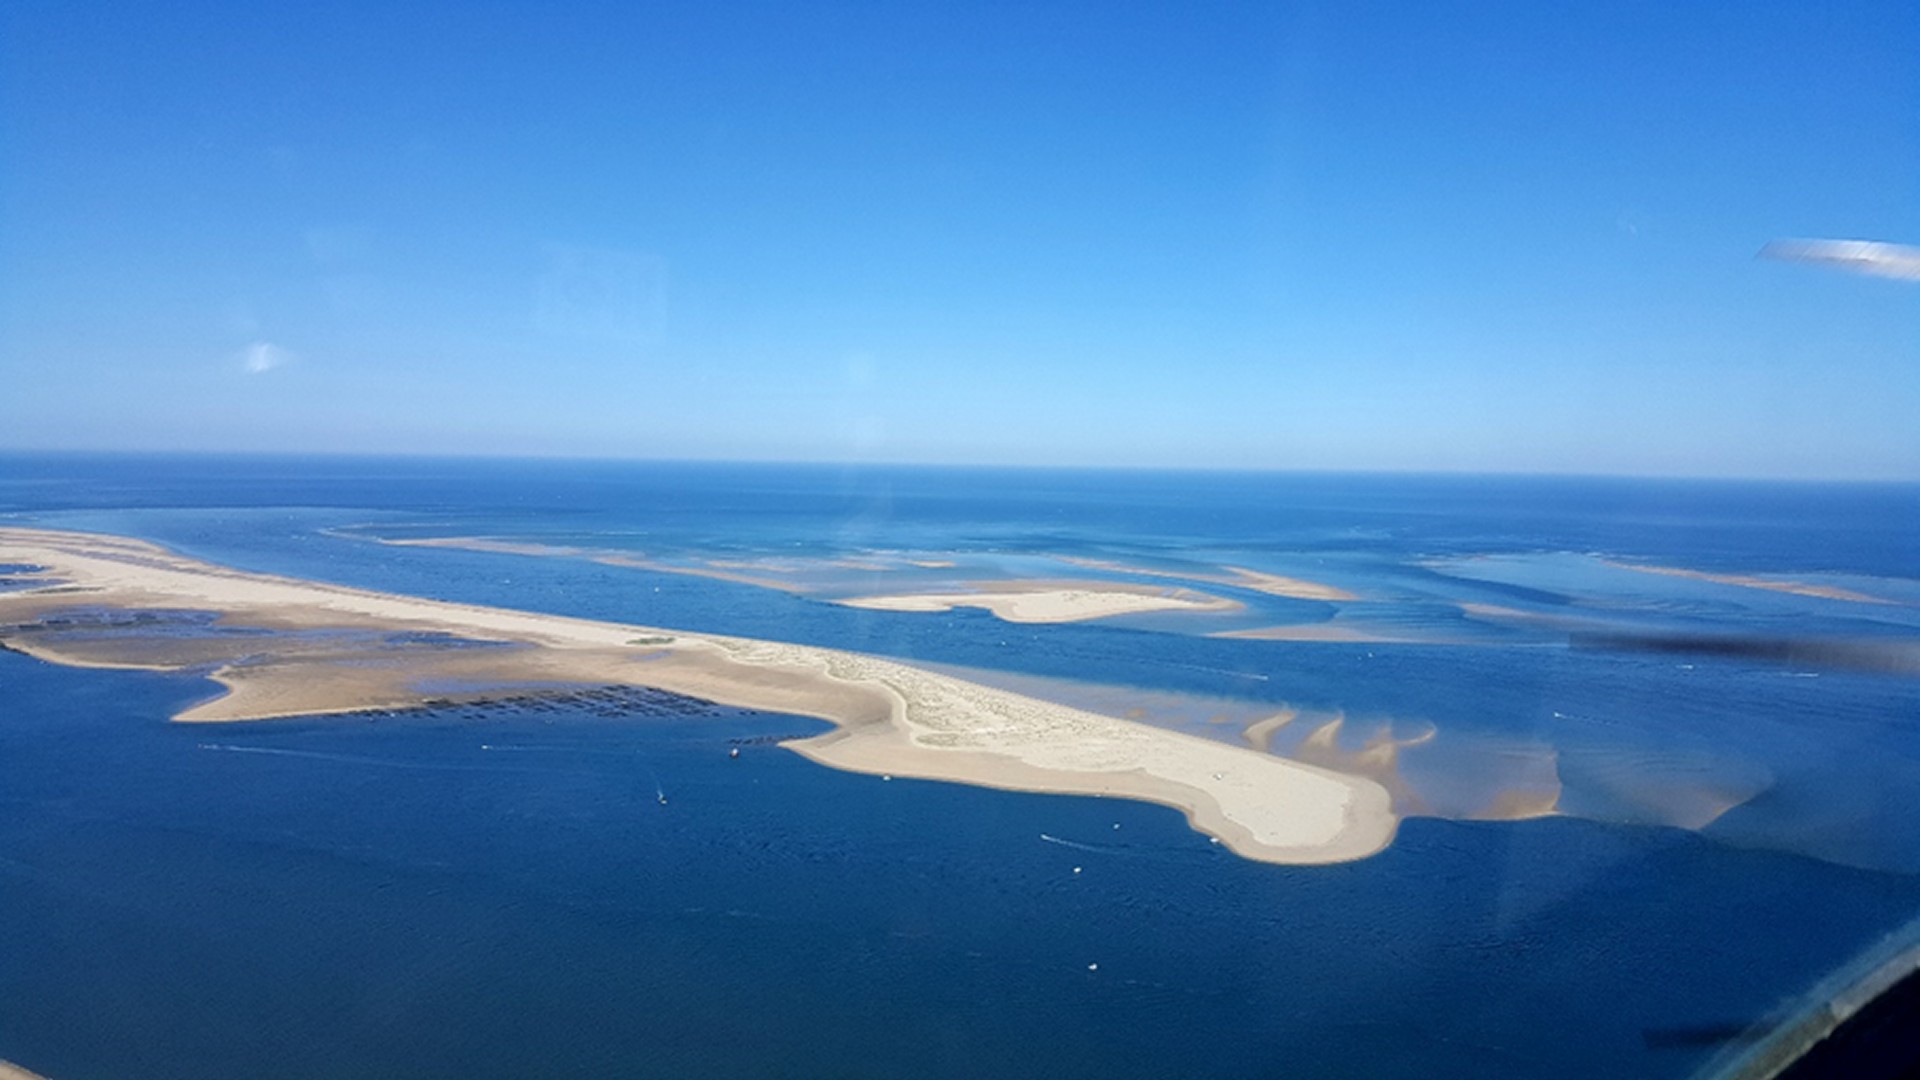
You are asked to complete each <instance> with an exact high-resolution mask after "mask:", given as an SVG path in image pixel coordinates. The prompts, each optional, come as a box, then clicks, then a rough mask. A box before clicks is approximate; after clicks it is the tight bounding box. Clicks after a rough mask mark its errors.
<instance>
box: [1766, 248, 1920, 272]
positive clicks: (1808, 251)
mask: <svg viewBox="0 0 1920 1080" xmlns="http://www.w3.org/2000/svg"><path fill="white" fill-rule="evenodd" d="M1760 257H1761V258H1763V259H1784V260H1786V261H1788V262H1806V263H1819V264H1821V265H1823V266H1831V267H1833V268H1834V269H1836V270H1851V271H1853V272H1854V273H1856V274H1872V275H1873V276H1875V277H1887V278H1893V279H1895V280H1898V281H1920V248H1911V247H1907V246H1905V245H1903V244H1883V243H1880V242H1879V241H1877V240H1775V241H1774V242H1773V243H1771V244H1768V245H1767V246H1766V247H1763V248H1761V249H1760Z"/></svg>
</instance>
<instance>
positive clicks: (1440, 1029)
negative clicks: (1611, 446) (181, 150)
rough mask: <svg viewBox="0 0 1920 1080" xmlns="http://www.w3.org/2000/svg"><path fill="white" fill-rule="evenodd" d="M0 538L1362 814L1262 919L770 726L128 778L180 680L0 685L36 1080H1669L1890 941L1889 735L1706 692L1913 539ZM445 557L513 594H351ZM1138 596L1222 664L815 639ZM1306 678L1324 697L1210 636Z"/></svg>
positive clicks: (1899, 759)
mask: <svg viewBox="0 0 1920 1080" xmlns="http://www.w3.org/2000/svg"><path fill="white" fill-rule="evenodd" d="M0 524H13V525H43V526H48V527H59V528H73V529H87V530H97V531H101V532H111V533H119V534H125V535H132V536H138V537H142V538H145V539H149V540H153V541H156V542H159V543H163V544H166V545H168V546H170V547H172V548H174V549H176V550H178V551H180V552H182V553H185V554H188V555H191V556H194V557H197V558H202V559H206V560H208V561H211V562H217V563H222V564H226V565H231V566H236V567H240V568H244V569H248V570H254V571H260V572H267V573H276V574H286V575H291V576H296V577H302V578H310V579H316V580H323V581H329V582H338V583H342V584H347V585H353V586H357V587H363V588H371V589H379V590H386V591H393V592H400V593H408V594H414V595H422V596H430V597H435V598H440V599H448V600H457V601H463V602H472V603H483V604H491V605H497V606H502V607H512V608H521V609H527V610H536V611H545V612H553V613H558V614H566V615H575V616H582V617H587V618H597V619H610V620H618V621H623V622H632V623H638V624H643V625H650V626H660V627H668V628H679V629H685V630H689V631H705V632H713V633H725V634H737V635H744V636H753V637H763V638H772V639H778V640H785V641H795V642H803V643H806V644H813V645H822V646H829V647H834V648H842V649H853V650H859V651H865V652H871V653H876V654H882V655H886V656H891V657H897V658H901V659H904V660H908V661H911V662H915V663H921V664H927V665H932V666H936V667H940V668H941V669H943V670H956V671H962V672H965V673H967V674H968V677H974V678H979V679H981V680H983V681H993V680H1000V681H1002V682H1003V683H1005V684H1006V685H1012V686H1015V687H1016V688H1021V689H1023V690H1024V691H1025V692H1029V693H1035V694H1039V695H1041V696H1046V695H1049V694H1051V695H1053V696H1056V697H1058V698H1060V699H1062V700H1068V701H1070V702H1091V703H1096V704H1097V705H1099V706H1100V707H1103V708H1109V709H1114V710H1117V711H1128V710H1131V711H1133V712H1135V714H1136V715H1137V717H1138V718H1140V719H1141V720H1142V721H1143V722H1149V723H1159V724H1164V725H1167V726H1171V727H1176V728H1179V729H1181V730H1187V731H1191V732H1193V733H1196V734H1201V735H1206V736H1208V737H1216V738H1223V739H1227V740H1230V741H1231V740H1234V739H1237V738H1238V733H1239V730H1240V727H1241V726H1244V724H1245V723H1246V722H1250V721H1251V720H1253V719H1257V718H1259V717H1261V716H1266V715H1271V714H1272V713H1273V712H1274V711H1275V710H1276V709H1280V708H1288V709H1296V710H1299V711H1301V713H1302V714H1303V715H1306V716H1309V717H1315V718H1332V719H1337V720H1338V721H1339V724H1338V725H1337V726H1334V727H1332V728H1330V729H1329V738H1330V739H1332V740H1333V741H1334V742H1335V743H1336V744H1337V745H1338V747H1339V748H1340V749H1341V750H1343V751H1344V752H1347V753H1356V754H1357V753H1359V752H1360V751H1361V750H1362V749H1364V747H1365V746H1366V745H1367V744H1368V743H1369V742H1370V741H1371V743H1372V745H1375V746H1378V745H1380V744H1381V743H1382V742H1387V743H1391V744H1393V745H1394V746H1395V747H1396V749H1397V766H1396V767H1397V770H1398V771H1397V775H1398V776H1399V777H1400V778H1401V779H1402V780H1403V781H1404V783H1405V786H1406V790H1407V797H1408V798H1410V799H1417V800H1418V805H1417V806H1412V805H1411V804H1409V808H1410V816H1408V817H1407V818H1406V819H1405V820H1404V822H1403V823H1402V825H1401V827H1400V831H1399V834H1398V837H1397V838H1396V839H1395V841H1394V843H1393V844H1392V845H1391V846H1390V847H1388V848H1387V849H1386V850H1385V851H1383V852H1381V853H1380V854H1378V855H1375V856H1373V857H1370V858H1367V859H1363V860H1360V861H1357V862H1352V863H1344V864H1338V865H1330V866H1276V865H1269V864H1264V863H1257V862H1251V861H1247V860H1244V859H1241V858H1238V857H1236V856H1234V855H1232V854H1230V853H1228V852H1226V851H1225V850H1224V849H1223V848H1222V847H1220V846H1218V845H1214V844H1210V843H1209V842H1208V840H1207V838H1206V837H1205V836H1203V835H1201V834H1199V833H1196V832H1194V831H1192V830H1191V829H1189V828H1188V826H1187V824H1186V822H1185V821H1184V820H1183V819H1182V817H1181V815H1180V814H1179V813H1177V812H1175V811H1173V810H1169V809H1166V808H1162V807H1157V806H1151V805H1146V804H1138V803H1129V802H1121V801H1116V800H1102V799H1089V798H1076V797H1062V796H1044V795H1028V794H1016V793H1008V792H1001V791H991V790H985V789H978V788H971V787H965V786H960V785H954V784H944V783H933V782H922V781H913V780H906V779H899V778H896V779H891V780H886V779H882V778H879V777H872V776H863V775H855V774H849V773H841V772H836V771H833V770H830V769H826V768H823V767H821V766H817V765H814V764H812V763H810V762H808V761H806V760H804V759H802V758H800V757H799V756H797V755H795V754H792V753H790V752H788V751H785V750H783V749H780V748H779V747H778V746H777V745H775V743H776V742H777V741H778V740H779V739H781V738H786V737H793V736H799V735H805V734H811V733H815V732H818V731H822V730H825V725H824V724H822V723H820V722H819V721H815V720H811V719H807V718H801V717H791V716H780V715H770V714H762V713H750V712H743V711H739V710H730V709H719V708H712V707H704V706H700V705H698V704H694V703H687V704H686V705H685V706H684V707H682V708H676V709H665V710H656V711H652V712H649V713H646V714H644V715H626V714H623V715H599V714H598V713H596V712H595V711H593V710H592V709H590V708H586V707H581V706H565V705H553V704H549V703H529V704H521V705H515V706H511V707H494V708H486V709H478V708H472V707H459V706H454V707H446V708H438V709H423V710H419V711H417V712H415V713H413V714H410V715H408V716H406V717H403V718H401V719H398V720H383V721H381V722H380V723H378V724H369V723H367V722H365V721H364V720H362V719H360V718H354V717H336V718H315V719H297V720H276V721H265V722H255V723H242V724H230V725H182V724H172V723H169V722H168V719H167V718H168V717H169V716H171V715H172V714H173V713H175V712H177V711H179V710H180V709H182V708H184V707H186V706H187V705H189V704H191V703H193V702H195V701H198V700H201V699H204V698H206V697H208V696H210V695H211V694H213V693H215V692H216V691H217V687H216V686H214V684H212V683H211V682H209V681H208V680H207V679H205V678H204V677H203V673H195V672H182V673H154V672H141V671H127V670H90V669H78V668H69V667H58V666H53V665H49V664H44V663H41V662H39V661H36V660H32V659H29V658H27V657H25V656H22V655H18V654H14V653H0V911H3V912H4V913H5V918H4V919H0V1058H4V1059H7V1060H12V1061H16V1062H18V1063H20V1064H22V1065H25V1066H28V1067H30V1068H33V1069H34V1070H36V1071H38V1072H41V1073H43V1074H45V1075H47V1076H49V1077H51V1078H53V1080H73V1078H85V1077H124V1076H135V1075H137V1076H169V1075H179V1076H195V1077H255V1076H261V1075H276V1076H303V1075H312V1076H328V1077H343V1076H345V1077H354V1076H365V1077H373V1076H379V1077H426V1076H448V1075H461V1076H476V1077H485V1076H503V1077H504V1076H525V1075H530V1074H537V1075H554V1076H589V1075H590V1076H606V1075H623V1076H660V1077H699V1076H769V1077H772V1076H782V1077H784V1076H818V1077H829V1076H831V1077H855V1076H862V1077H863V1076H872V1077H885V1076H935V1077H937V1076H955V1077H962V1076H964V1077H1000V1076H1006V1077H1013V1076H1061V1077H1071V1076H1083V1075H1084V1076H1113V1075H1124V1076H1167V1077H1174V1076H1181V1077H1207V1076H1217V1077H1253V1076H1285V1075H1316V1076H1319V1075H1329V1076H1338V1075H1353V1076H1448V1075H1457V1076H1476V1077H1497V1076H1539V1075H1543V1074H1549V1075H1557V1076H1622V1075H1632V1076H1682V1075H1689V1074H1691V1073H1693V1072H1695V1071H1696V1070H1698V1069H1699V1068H1701V1067H1702V1066H1703V1065H1705V1064H1706V1063H1708V1062H1709V1061H1710V1060H1711V1059H1712V1058H1713V1057H1714V1055H1715V1054H1717V1053H1722V1052H1725V1051H1726V1050H1727V1049H1728V1048H1729V1047H1733V1046H1737V1045H1738V1040H1739V1039H1740V1038H1741V1037H1742V1035H1741V1033H1742V1032H1743V1031H1745V1030H1747V1029H1748V1027H1749V1026H1750V1025H1753V1024H1755V1023H1757V1022H1760V1021H1763V1020H1764V1019H1765V1018H1766V1017H1768V1016H1769V1015H1771V1014H1773V1013H1774V1012H1776V1011H1777V1010H1779V1009H1781V1008H1782V1007H1784V1006H1786V1005H1787V1004H1789V1003H1791V1002H1792V1001H1794V1000H1795V999H1796V997H1797V996H1798V995H1800V994H1802V993H1804V992H1805V991H1806V990H1807V989H1808V988H1809V987H1811V986H1812V985H1813V983H1814V982H1815V981H1816V980H1818V979H1819V978H1820V977H1821V976H1823V975H1825V974H1826V973H1828V972H1829V971H1831V970H1832V969H1834V968H1837V967H1839V966H1840V965H1842V964H1843V963H1845V962H1846V961H1848V960H1849V959H1851V958H1852V957H1854V956H1855V955H1856V954H1858V953H1859V952H1861V951H1862V950H1864V949H1867V948H1869V947H1871V946H1873V945H1874V944H1875V943H1876V942H1878V941H1880V940H1882V939H1883V938H1884V937H1885V936H1886V935H1888V934H1889V933H1892V932H1895V931H1896V930H1899V929H1900V928H1901V927H1903V926H1904V925H1905V924H1907V923H1908V922H1909V921H1910V920H1911V919H1913V917H1914V916H1915V915H1916V914H1920V822H1915V821H1914V820H1913V819H1912V816H1911V814H1910V813H1908V812H1907V808H1908V807H1911V806H1912V805H1914V804H1915V802H1916V800H1920V679H1916V678H1915V677H1914V676H1913V675H1912V674H1910V673H1906V672H1904V671H1901V670H1890V669H1885V668H1883V667H1876V666H1874V665H1860V664H1852V663H1847V662H1834V661H1833V658H1832V656H1831V655H1829V654H1827V653H1819V652H1813V653H1809V652H1807V651H1805V650H1799V651H1796V650H1794V649H1791V648H1766V649H1739V648H1724V647H1721V646H1722V645H1724V644H1725V643H1726V642H1729V641H1746V642H1754V641H1760V642H1780V641H1801V640H1817V641H1822V642H1846V643H1850V644H1861V643H1865V644H1866V645H1870V646H1881V645H1885V646H1892V647H1896V648H1899V647H1906V646H1908V645H1910V643H1911V642H1912V641H1914V640H1915V639H1917V638H1920V581H1916V579H1917V578H1920V487H1915V486H1912V485H1907V486H1901V485H1811V484H1763V483H1744V482H1695V481H1652V480H1624V479H1578V478H1522V477H1451V476H1449V477H1410V476H1370V475H1332V474H1324V475H1287V474H1251V473H1245V474H1242V473H1173V472H1169V473H1149V472H1121V471H1112V472H1102V471H1053V470H969V469H954V468H904V467H885V468H883V467H827V466H787V465H718V464H692V463H654V464H649V463H615V462H530V461H440V460H424V459H405V460H378V459H355V458H313V459H307V458H267V457H255V458H217V457H196V456H175V457H167V456H149V457H141V458H128V457H111V456H97V457H96V456H72V455H68V456H33V457H22V456H14V457H4V458H0ZM473 538H486V539H488V540H490V541H498V542H507V543H512V544H516V545H522V546H524V547H526V548H527V550H539V551H543V552H545V554H544V555H533V554H515V553H508V552H503V551H484V550H472V549H470V548H460V547H446V546H435V547H422V546H405V545H401V544H396V543H393V542H392V541H407V540H418V539H436V540H448V539H454V540H462V539H465V540H471V539H473ZM381 541H387V542H381ZM607 553H617V554H622V555H625V556H630V557H631V559H630V560H629V561H630V563H634V564H630V565H608V564H607V563H604V562H600V561H595V559H594V558H593V556H594V555H604V554H607ZM636 564H638V565H636ZM946 564H952V565H946ZM1096 567H1106V569H1097V568H1096ZM1114 567H1124V568H1125V569H1113V568H1114ZM743 568H744V569H743ZM1222 568H1247V569H1251V570H1256V571H1259V572H1262V573H1267V574H1275V575H1285V576H1289V577H1294V578H1299V579H1303V580H1308V581H1313V582H1319V583H1325V584H1327V585H1330V586H1334V587H1337V588H1339V589H1341V590H1344V591H1346V592H1348V593H1351V594H1352V595H1354V596H1355V597H1357V599H1354V600H1351V601H1324V600H1313V599H1300V598H1298V597H1292V596H1276V595H1270V594H1265V593H1260V592H1258V591H1251V590H1247V589H1242V588H1235V587H1233V586H1230V585H1221V584H1219V583H1217V582H1216V583H1214V584H1207V583H1199V584H1195V583H1194V582H1196V581H1199V580H1201V579H1199V578H1197V577H1195V576H1194V575H1202V574H1210V575H1215V576H1218V575H1220V574H1222V573H1223V570H1222ZM1650 570H1651V571H1652V572H1649V571H1650ZM715 571H718V573H717V574H716V573H715ZM1674 571H1684V573H1676V572H1674ZM728 575H731V576H728ZM1155 575H1187V576H1186V577H1184V578H1179V579H1177V580H1179V581H1180V582H1181V583H1182V584H1186V585H1190V586H1191V587H1192V588H1195V589H1200V590H1210V591H1213V592H1221V591H1222V589H1225V590H1226V593H1227V594H1230V595H1231V596H1232V597H1233V598H1235V599H1238V600H1240V601H1242V602H1243V604H1244V605H1245V606H1244V609H1243V610H1241V611H1239V612H1236V613H1232V614H1223V615H1198V614H1187V613H1179V612H1174V613H1165V612H1162V613H1152V614H1142V615H1136V616H1125V617H1120V618H1115V619H1103V620H1098V621H1092V622H1084V623H1067V624H1016V623H1008V622H1004V621H1002V620H1000V619H997V618H995V617H994V616H992V615H990V614H988V613H987V612H985V611H982V610H978V609H973V608H962V609H957V610H955V611H951V612H943V613H911V612H890V611H873V610H863V609H857V608H851V607H846V606H842V605H839V604H835V603H832V602H829V601H831V600H832V599H835V598H844V597H849V596H857V595H865V594H877V593H882V592H888V591H899V590H901V589H903V588H907V589H911V588H922V587H932V586H934V585H936V584H939V583H948V584H950V583H952V582H954V581H960V580H983V579H991V578H1041V579H1055V578H1061V577H1075V576H1083V577H1084V576H1092V577H1097V576H1107V577H1114V576H1119V577H1123V578H1125V579H1127V580H1131V581H1135V582H1150V581H1160V582H1163V583H1166V582H1171V581H1174V580H1176V579H1174V578H1168V577H1156V576H1155ZM0 577H4V572H3V571H0ZM768 577H774V578H778V579H779V580H781V581H785V582H790V583H792V585H793V587H791V588H770V587H767V586H766V585H764V584H755V583H753V582H752V581H749V580H741V579H743V578H753V579H756V580H760V579H766V578H768ZM1755 582H1758V583H1760V584H1755ZM1796 590H1797V591H1796ZM1846 597H1855V598H1856V599H1847V598H1846ZM1861 597H1864V598H1866V599H1858V598H1861ZM1317 624H1326V625H1336V626H1342V627H1348V628H1354V629H1355V630H1356V635H1355V636H1356V640H1342V641H1293V640H1261V639H1258V638H1246V637H1240V638H1227V637H1216V636H1211V635H1213V634H1215V633H1219V632H1233V631H1247V630H1260V629H1262V628H1269V627H1274V626H1282V625H1284V626H1303V625H1317ZM1570 626H1571V627H1575V629H1574V630H1569V629H1568V627H1570ZM1649 641H1651V642H1655V643H1660V645H1661V647H1657V648H1654V647H1629V646H1631V645H1632V643H1635V642H1638V643H1642V644H1644V643H1646V642H1649ZM1674 642H1706V643H1709V644H1710V645H1712V647H1702V648H1697V649H1696V648H1691V647H1689V648H1686V649H1679V648H1675V647H1672V643H1674ZM1874 655H1879V654H1877V653H1875V654H1874ZM734 749H739V750H740V751H741V753H740V755H739V756H738V757H737V758H735V757H733V756H731V755H730V753H729V751H731V750H734ZM1279 749H1281V750H1282V751H1283V752H1285V751H1287V750H1288V747H1286V746H1281V747H1279ZM1543 769H1544V770H1545V772H1544V773H1543V772H1542V770H1543ZM1549 781H1550V782H1552V783H1554V784H1556V785H1557V801H1556V802H1555V804H1554V805H1555V807H1556V808H1557V811H1558V812H1557V813H1555V814H1552V815H1549V816H1536V817H1526V818H1524V819H1520V820H1489V819H1488V818H1492V817H1500V816H1503V815H1498V814H1494V813H1492V812H1491V811H1490V807H1491V806H1492V805H1493V804H1494V802H1495V801H1496V799H1495V797H1496V796H1499V795H1502V794H1505V793H1509V792H1511V791H1513V790H1515V789H1518V788H1527V789H1529V790H1536V789H1539V788H1540V786H1541V785H1542V784H1545V783H1547V782H1549ZM1508 816H1510V815H1508Z"/></svg>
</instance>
